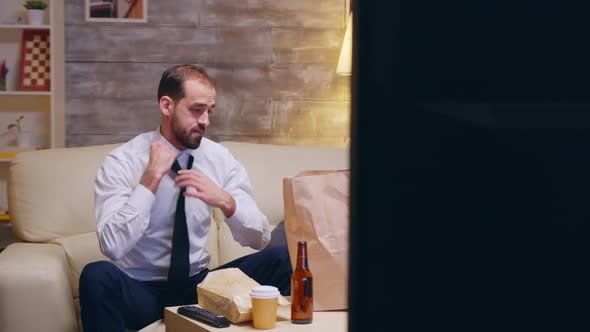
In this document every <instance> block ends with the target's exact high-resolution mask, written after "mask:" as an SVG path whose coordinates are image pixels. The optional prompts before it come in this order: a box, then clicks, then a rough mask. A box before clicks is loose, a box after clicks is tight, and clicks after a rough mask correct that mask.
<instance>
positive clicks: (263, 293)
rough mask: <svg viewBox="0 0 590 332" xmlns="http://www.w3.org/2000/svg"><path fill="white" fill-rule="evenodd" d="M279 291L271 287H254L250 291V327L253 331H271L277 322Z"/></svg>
mask: <svg viewBox="0 0 590 332" xmlns="http://www.w3.org/2000/svg"><path fill="white" fill-rule="evenodd" d="M279 295H280V293H279V290H278V289H277V288H276V287H273V286H255V287H252V290H251V291H250V298H251V299H252V325H253V326H254V328H255V329H263V330H265V329H272V328H274V327H275V324H276V322H277V307H278V303H279Z"/></svg>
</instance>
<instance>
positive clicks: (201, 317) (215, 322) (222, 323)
mask: <svg viewBox="0 0 590 332" xmlns="http://www.w3.org/2000/svg"><path fill="white" fill-rule="evenodd" d="M176 312H178V314H180V315H183V316H186V317H189V318H192V319H195V320H198V321H199V322H203V323H205V324H208V325H211V326H213V327H218V328H222V327H229V320H227V318H225V317H223V316H222V315H218V314H214V313H212V312H211V311H208V310H205V309H203V308H199V307H197V306H194V305H185V306H182V307H179V308H178V309H177V310H176Z"/></svg>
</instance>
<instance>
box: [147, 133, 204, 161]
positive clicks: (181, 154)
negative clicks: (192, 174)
mask: <svg viewBox="0 0 590 332" xmlns="http://www.w3.org/2000/svg"><path fill="white" fill-rule="evenodd" d="M158 138H159V139H161V140H162V141H164V142H165V143H166V144H168V146H169V147H170V148H171V149H172V151H174V152H175V153H176V159H178V162H179V163H181V164H184V165H186V161H187V160H188V155H193V156H194V152H195V150H193V149H185V150H179V149H177V148H176V147H175V146H174V145H172V143H170V142H169V141H168V140H167V139H166V137H164V136H163V135H162V133H161V132H160V127H158V129H157V130H156V139H158Z"/></svg>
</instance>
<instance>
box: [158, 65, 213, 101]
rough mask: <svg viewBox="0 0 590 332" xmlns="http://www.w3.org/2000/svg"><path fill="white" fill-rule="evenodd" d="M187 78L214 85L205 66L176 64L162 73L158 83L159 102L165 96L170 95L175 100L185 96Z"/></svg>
mask: <svg viewBox="0 0 590 332" xmlns="http://www.w3.org/2000/svg"><path fill="white" fill-rule="evenodd" d="M186 80H197V81H200V82H201V83H203V84H206V85H208V86H210V87H213V82H212V81H211V78H209V75H207V72H206V71H205V69H204V68H202V67H200V66H197V65H190V64H184V65H176V66H173V67H170V68H168V69H166V70H165V71H164V73H162V78H160V84H159V85H158V102H160V99H162V97H163V96H168V97H170V98H171V99H172V100H173V101H174V102H178V101H179V100H181V99H182V98H184V84H183V83H184V82H185V81H186Z"/></svg>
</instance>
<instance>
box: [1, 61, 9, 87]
mask: <svg viewBox="0 0 590 332" xmlns="http://www.w3.org/2000/svg"><path fill="white" fill-rule="evenodd" d="M7 74H8V68H6V60H5V59H2V61H0V91H6V75H7Z"/></svg>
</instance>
